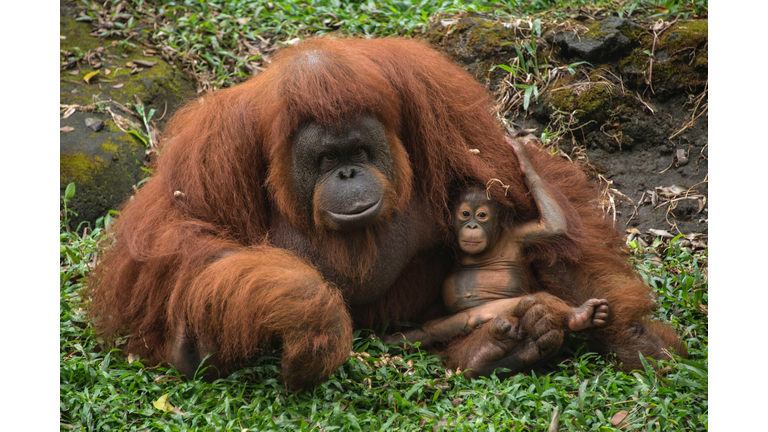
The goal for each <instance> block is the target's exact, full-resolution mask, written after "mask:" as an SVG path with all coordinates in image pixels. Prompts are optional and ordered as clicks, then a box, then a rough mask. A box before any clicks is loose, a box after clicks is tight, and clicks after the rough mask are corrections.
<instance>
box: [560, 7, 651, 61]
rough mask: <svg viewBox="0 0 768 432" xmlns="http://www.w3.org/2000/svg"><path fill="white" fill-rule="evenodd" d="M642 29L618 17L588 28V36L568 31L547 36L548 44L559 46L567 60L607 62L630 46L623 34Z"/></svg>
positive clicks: (598, 22)
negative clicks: (579, 59)
mask: <svg viewBox="0 0 768 432" xmlns="http://www.w3.org/2000/svg"><path fill="white" fill-rule="evenodd" d="M638 29H640V26H638V25H637V24H635V23H633V22H631V21H629V20H626V19H621V18H617V17H609V18H606V19H604V20H602V21H597V22H596V23H594V24H591V25H590V26H589V27H587V32H586V34H582V33H581V32H579V34H577V31H576V30H566V31H563V32H559V33H550V34H549V35H547V42H549V43H554V44H557V45H559V46H560V47H561V48H562V49H563V55H564V56H565V57H566V58H572V57H579V58H581V59H584V60H587V61H594V60H606V59H607V58H608V57H611V56H614V55H615V54H617V53H619V52H621V51H622V50H623V49H624V48H626V47H627V45H629V42H630V40H629V38H628V37H627V36H625V35H624V33H623V32H628V31H633V30H638Z"/></svg>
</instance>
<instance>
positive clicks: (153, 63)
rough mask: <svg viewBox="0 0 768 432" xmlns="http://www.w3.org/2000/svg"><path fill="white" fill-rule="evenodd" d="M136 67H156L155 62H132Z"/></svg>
mask: <svg viewBox="0 0 768 432" xmlns="http://www.w3.org/2000/svg"><path fill="white" fill-rule="evenodd" d="M133 62H134V63H135V64H136V65H138V66H142V67H152V66H154V65H156V64H157V63H156V62H152V61H147V60H134V61H133Z"/></svg>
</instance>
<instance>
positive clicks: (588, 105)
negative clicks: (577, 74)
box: [548, 82, 613, 120]
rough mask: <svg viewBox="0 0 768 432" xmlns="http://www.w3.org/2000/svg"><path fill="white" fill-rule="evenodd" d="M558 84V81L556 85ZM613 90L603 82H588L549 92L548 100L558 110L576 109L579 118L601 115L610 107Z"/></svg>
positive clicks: (571, 110) (568, 110) (570, 110)
mask: <svg viewBox="0 0 768 432" xmlns="http://www.w3.org/2000/svg"><path fill="white" fill-rule="evenodd" d="M559 85H560V82H558V84H557V86H559ZM612 98H613V91H612V90H611V89H610V88H609V87H608V86H606V85H604V84H588V83H584V85H583V86H576V87H572V88H568V89H565V90H560V91H556V92H553V93H550V95H549V97H548V102H549V103H551V104H552V105H553V106H554V107H555V108H557V109H558V110H560V111H565V112H573V111H577V113H576V117H577V118H579V119H580V120H585V119H594V118H597V117H602V116H603V114H604V111H606V109H609V108H610V101H611V99H612Z"/></svg>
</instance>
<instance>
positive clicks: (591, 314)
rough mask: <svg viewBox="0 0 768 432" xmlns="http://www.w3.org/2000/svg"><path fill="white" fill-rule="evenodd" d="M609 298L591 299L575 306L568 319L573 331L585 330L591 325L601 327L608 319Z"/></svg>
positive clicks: (569, 326)
mask: <svg viewBox="0 0 768 432" xmlns="http://www.w3.org/2000/svg"><path fill="white" fill-rule="evenodd" d="M609 313H610V309H609V307H608V300H606V299H589V300H587V301H585V302H584V304H583V305H581V306H579V307H577V308H573V314H572V315H571V317H570V318H569V319H568V328H570V329H571V331H579V330H584V329H587V328H590V327H600V326H603V325H605V323H606V322H607V321H608V314H609Z"/></svg>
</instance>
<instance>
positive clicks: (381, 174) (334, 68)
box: [90, 39, 678, 388]
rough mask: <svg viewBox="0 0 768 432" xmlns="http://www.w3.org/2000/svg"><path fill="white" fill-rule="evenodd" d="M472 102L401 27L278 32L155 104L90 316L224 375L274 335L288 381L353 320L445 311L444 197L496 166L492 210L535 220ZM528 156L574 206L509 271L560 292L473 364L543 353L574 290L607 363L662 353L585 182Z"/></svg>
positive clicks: (328, 362) (664, 331) (311, 367)
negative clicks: (241, 76) (148, 147)
mask: <svg viewBox="0 0 768 432" xmlns="http://www.w3.org/2000/svg"><path fill="white" fill-rule="evenodd" d="M491 107H492V100H491V99H490V98H489V96H488V95H487V93H486V92H485V90H484V89H483V88H482V87H481V86H480V85H479V84H478V83H476V82H475V81H474V80H473V79H472V78H471V77H470V76H469V75H468V74H467V73H465V72H464V71H463V70H462V69H461V68H459V67H457V66H455V65H453V64H452V63H451V62H450V61H448V60H446V59H445V58H444V57H443V56H442V55H440V54H438V53H437V52H435V51H433V50H431V49H429V48H428V47H427V46H425V45H423V44H420V43H417V42H414V41H409V40H398V39H381V40H332V39H318V40H313V41H308V42H304V43H301V44H297V45H296V46H293V47H290V48H286V49H285V50H283V51H282V52H280V53H279V54H278V55H276V56H275V57H274V59H273V62H272V64H271V65H270V66H269V67H268V68H267V70H265V71H264V72H261V73H259V74H258V75H257V76H256V77H254V78H252V79H251V80H249V81H248V82H246V83H244V84H241V85H239V86H236V87H233V88H229V89H225V90H221V91H217V92H215V93H212V94H208V95H205V96H203V97H201V98H199V99H197V100H195V101H193V102H191V103H190V104H189V105H187V106H186V107H185V108H184V109H182V110H181V111H180V112H179V113H177V114H176V115H175V116H174V117H173V118H172V120H171V121H170V123H169V125H168V128H167V130H166V136H167V137H169V139H168V140H167V141H166V142H165V144H164V146H163V147H162V150H161V152H160V156H159V158H158V163H157V166H156V169H155V175H154V176H153V178H152V179H151V180H149V181H148V182H147V183H146V185H145V186H144V187H142V188H141V189H140V190H139V192H138V193H137V194H136V195H135V196H134V197H133V199H131V200H129V202H128V203H127V204H126V205H125V208H124V209H123V211H122V214H121V216H120V218H119V220H118V222H117V223H116V224H115V225H114V229H113V233H114V244H113V245H111V246H110V247H109V248H107V250H106V252H105V254H104V258H103V260H102V261H101V263H100V264H99V265H98V267H97V269H96V270H95V272H94V276H93V279H92V283H91V286H92V292H91V295H92V303H91V309H90V312H91V314H92V315H93V318H94V321H95V324H96V327H97V330H98V331H99V332H100V333H101V334H102V335H104V336H105V337H107V338H112V337H116V336H117V335H120V334H130V335H131V337H130V339H129V341H128V344H127V346H125V347H124V350H125V351H126V352H130V353H134V354H138V355H140V356H142V357H144V358H147V359H149V360H150V361H155V362H157V361H169V362H170V363H172V364H174V365H175V366H176V367H177V368H178V369H179V370H180V371H181V372H182V373H184V374H187V375H192V374H193V373H194V371H195V369H196V367H197V366H198V365H199V363H200V362H201V360H202V359H203V358H204V357H205V356H206V355H207V354H208V353H211V352H215V353H216V354H215V355H213V356H212V357H211V358H210V360H209V362H210V364H212V365H215V366H217V368H218V370H219V371H220V372H221V373H227V372H230V371H233V370H235V369H236V368H238V367H240V366H242V365H245V364H247V361H248V359H249V358H251V357H252V356H254V355H257V353H258V349H259V347H260V346H262V345H264V344H269V343H272V342H280V343H282V346H283V356H282V374H283V379H284V380H285V381H286V382H287V383H288V385H289V386H291V387H293V388H304V387H308V386H312V385H314V384H317V383H319V382H322V381H323V380H325V379H327V378H328V376H329V375H330V374H331V373H333V371H334V370H336V368H337V367H338V366H339V365H340V364H341V363H342V362H344V360H345V358H346V357H347V354H348V353H349V350H350V346H351V339H352V328H353V326H365V327H369V328H370V327H375V326H377V325H379V324H381V323H382V322H384V321H385V320H386V319H388V318H393V319H395V320H408V321H416V320H423V319H428V318H431V317H436V316H439V314H440V313H443V314H444V313H445V311H444V310H442V311H441V309H440V308H439V307H434V306H435V305H439V303H440V287H441V285H442V282H443V279H444V278H445V276H446V274H447V273H448V270H449V269H450V266H451V263H452V258H451V254H450V249H449V248H448V247H447V244H448V240H449V239H450V231H451V216H450V212H449V209H448V203H449V201H450V198H451V196H453V195H455V194H457V193H458V192H459V191H461V190H463V189H465V188H466V187H467V185H469V184H478V183H480V184H485V182H487V181H488V180H489V179H491V178H496V179H498V180H500V181H501V182H502V183H503V184H505V185H509V190H508V193H506V194H505V193H504V192H503V191H502V190H501V188H492V189H491V191H490V192H491V194H492V195H491V196H492V198H493V199H494V200H495V201H497V202H499V203H500V204H501V206H502V210H503V211H502V212H500V215H499V217H500V220H501V221H502V223H505V224H507V223H510V222H512V221H515V222H525V221H530V220H533V219H536V218H537V217H538V216H537V211H536V206H535V205H534V203H533V201H532V200H531V197H530V196H528V195H527V191H526V189H525V186H524V184H523V180H522V176H521V173H520V169H519V167H518V163H517V160H516V158H515V156H514V153H513V150H512V148H511V147H510V146H509V145H508V144H507V143H506V142H505V141H504V133H503V132H502V130H501V128H500V126H499V124H497V122H496V121H495V120H494V118H493V116H492V114H491ZM470 149H478V150H479V154H473V153H470V152H469V150H470ZM474 153H476V152H474ZM529 153H530V154H529V158H530V159H531V162H532V164H533V165H534V166H535V167H536V170H537V171H538V172H539V174H540V175H541V177H542V178H544V179H546V180H547V182H548V184H549V185H550V186H551V187H552V189H553V191H554V193H555V197H556V199H558V200H566V199H567V200H568V201H569V202H570V203H571V205H572V207H573V209H574V211H572V212H570V213H567V214H566V219H567V223H568V227H569V230H568V233H569V235H568V236H567V238H565V239H562V240H558V241H557V242H549V243H542V244H541V245H539V246H538V247H537V248H535V249H534V250H532V251H530V253H528V254H527V256H526V267H528V268H530V272H528V273H526V274H527V275H529V276H528V277H527V279H528V280H527V282H528V283H527V284H526V285H527V286H529V288H530V292H535V291H541V290H544V291H547V292H549V293H550V294H552V295H554V296H557V297H559V298H560V299H562V300H560V299H557V298H555V297H552V296H550V295H548V294H532V295H531V296H529V297H527V300H526V305H527V309H526V311H525V312H524V318H523V321H524V322H525V323H527V324H528V327H530V328H524V329H523V331H524V332H525V335H526V336H525V337H526V339H525V341H524V343H522V344H521V346H529V347H530V346H536V347H537V348H536V350H537V351H536V352H537V354H536V355H535V356H533V357H530V356H527V354H525V353H520V352H517V351H516V349H511V350H510V351H509V352H504V353H502V354H501V356H500V355H499V354H498V352H496V351H494V353H493V354H492V357H493V358H489V361H490V360H492V361H494V362H500V363H499V364H500V365H518V366H520V367H527V366H528V365H530V364H531V363H532V362H535V361H538V360H539V359H540V358H543V357H544V356H546V355H549V354H551V352H554V351H555V350H556V349H557V348H558V347H559V345H557V344H555V345H557V346H554V345H553V344H552V343H551V342H548V343H547V344H541V342H542V341H551V340H557V337H558V335H559V337H560V339H562V333H563V331H564V329H562V328H559V327H558V326H556V325H555V326H552V325H549V324H547V323H549V321H547V317H548V316H550V314H551V311H552V310H553V308H554V307H556V306H557V305H562V303H563V302H565V303H567V304H569V305H577V304H581V303H583V301H584V300H585V299H587V298H604V299H607V300H608V302H609V303H610V305H611V312H612V316H611V318H610V319H609V320H608V323H607V325H606V326H605V327H604V328H601V329H599V330H597V331H595V332H594V335H593V336H594V337H595V338H594V340H595V342H596V343H597V344H598V347H599V348H603V349H605V350H614V351H616V352H618V354H619V356H620V357H619V358H620V359H621V360H622V361H623V362H624V365H625V368H629V367H635V366H638V365H639V361H638V357H637V351H638V350H640V351H642V352H643V353H644V354H645V355H650V356H652V357H655V358H662V356H663V353H662V351H661V350H662V349H663V348H667V347H670V346H672V347H676V346H677V344H678V338H677V336H676V335H675V334H674V333H673V332H672V330H671V329H670V328H669V327H666V326H663V325H661V324H653V323H650V322H647V321H645V316H646V315H648V313H649V312H650V311H651V310H652V307H653V301H652V299H651V296H650V292H649V288H648V287H646V286H645V285H643V284H642V282H641V281H640V280H639V279H638V278H637V277H636V276H635V274H634V273H633V271H632V269H631V268H630V266H629V265H628V263H627V261H626V257H625V255H624V254H623V252H622V249H621V247H622V241H621V239H620V237H619V236H618V235H617V233H616V232H615V231H614V230H613V228H612V227H611V226H610V224H608V223H606V222H605V221H604V220H603V218H602V213H601V212H600V211H599V209H598V208H597V207H595V206H594V204H593V202H592V201H593V200H594V198H595V196H596V195H595V191H594V190H593V188H591V187H590V185H589V184H588V182H587V181H586V179H585V178H584V176H583V175H582V174H581V173H580V172H579V171H578V169H576V168H575V167H573V166H572V165H569V164H566V163H563V162H561V161H557V160H554V159H553V158H550V157H549V156H548V155H546V154H543V153H541V152H529ZM537 323H544V324H542V325H538V326H537ZM483 332H485V333H487V330H486V329H485V328H481V329H480V330H478V331H477V332H476V333H477V334H478V335H479V336H477V337H474V335H475V333H473V334H470V335H468V336H466V337H465V338H463V339H461V340H458V341H456V342H454V343H453V344H452V345H451V346H449V347H448V348H447V350H446V351H445V355H446V357H447V358H448V360H449V364H451V365H457V366H463V365H464V364H467V362H468V360H467V355H468V350H470V349H471V350H475V351H477V350H478V349H482V348H483V347H484V346H485V345H484V344H487V341H486V339H485V338H484V337H483V336H484V334H485V333H483ZM553 338H554V339H553ZM526 352H527V351H526ZM494 364H495V363H494Z"/></svg>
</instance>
